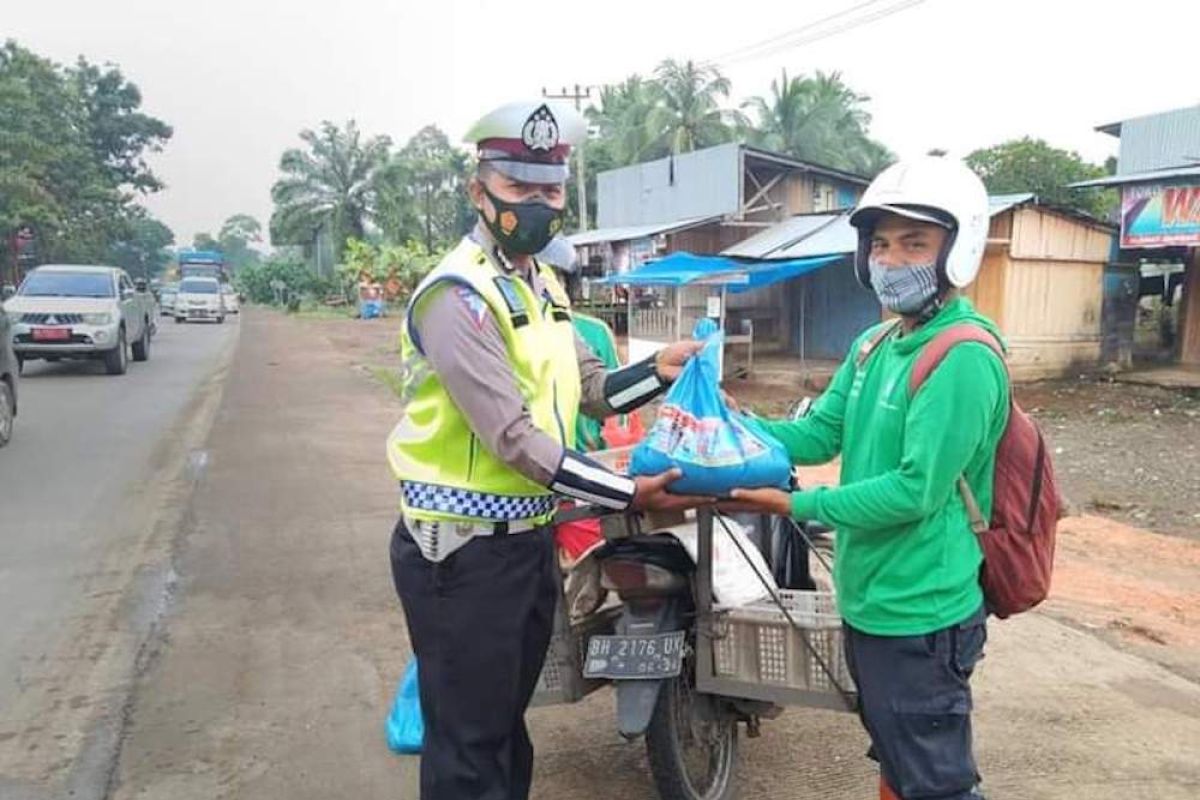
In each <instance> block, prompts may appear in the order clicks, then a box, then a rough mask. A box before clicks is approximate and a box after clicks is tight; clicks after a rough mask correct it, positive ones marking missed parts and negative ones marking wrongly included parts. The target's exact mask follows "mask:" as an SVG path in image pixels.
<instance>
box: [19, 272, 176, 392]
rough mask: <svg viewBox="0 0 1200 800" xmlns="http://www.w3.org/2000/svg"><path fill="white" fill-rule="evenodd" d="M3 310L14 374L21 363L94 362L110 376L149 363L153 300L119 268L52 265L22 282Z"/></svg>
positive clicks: (32, 273) (152, 328)
mask: <svg viewBox="0 0 1200 800" xmlns="http://www.w3.org/2000/svg"><path fill="white" fill-rule="evenodd" d="M5 307H6V308H7V310H8V313H9V314H10V315H11V317H12V320H11V322H12V342H13V350H14V351H15V352H16V356H17V365H18V368H19V367H20V366H21V365H23V364H24V362H26V361H30V360H34V359H45V360H46V361H58V360H59V359H63V358H70V359H97V360H102V361H103V362H104V366H105V369H107V371H108V374H110V375H123V374H124V373H125V370H126V369H127V368H128V366H129V358H130V355H131V353H132V356H133V360H134V361H146V360H147V359H149V358H150V337H151V336H152V335H153V331H154V327H153V319H154V315H155V311H154V299H153V297H151V295H150V293H149V291H145V290H144V289H143V291H138V290H137V289H136V288H135V287H134V284H133V281H132V280H130V278H129V275H128V274H127V273H126V272H125V270H123V269H120V268H119V267H104V266H90V265H81V264H52V265H46V266H41V267H38V268H37V269H35V270H33V271H32V272H30V273H29V274H28V275H26V276H25V280H24V281H22V282H21V286H20V288H19V289H17V294H16V296H14V297H13V298H12V299H11V300H9V301H8V302H7V303H6V304H5Z"/></svg>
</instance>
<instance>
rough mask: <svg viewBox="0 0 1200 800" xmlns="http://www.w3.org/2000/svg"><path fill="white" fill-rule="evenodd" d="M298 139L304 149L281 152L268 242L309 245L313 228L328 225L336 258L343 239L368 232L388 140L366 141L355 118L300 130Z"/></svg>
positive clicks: (272, 194)
mask: <svg viewBox="0 0 1200 800" xmlns="http://www.w3.org/2000/svg"><path fill="white" fill-rule="evenodd" d="M300 138H301V139H302V140H304V143H305V144H306V145H307V146H308V147H307V149H300V148H293V149H291V150H288V151H286V152H285V153H284V154H283V156H282V157H281V158H280V160H279V169H280V171H281V172H283V177H282V178H280V179H279V180H278V181H276V182H275V185H274V186H273V187H271V198H272V199H273V200H274V201H275V212H274V214H272V216H271V235H272V240H274V241H277V242H280V243H288V244H311V243H312V242H313V240H314V238H315V235H316V232H317V231H318V230H320V229H321V228H327V229H328V230H329V231H330V232H331V234H332V235H333V243H334V256H335V258H340V257H341V254H342V252H343V250H344V249H345V247H346V240H347V239H349V238H350V237H355V238H362V237H363V235H364V234H365V232H366V224H367V220H368V218H369V215H370V213H371V206H372V200H373V189H374V177H375V173H376V172H377V171H378V170H379V169H380V168H381V167H382V166H383V164H384V163H385V162H386V161H387V157H388V151H389V149H390V148H391V140H390V139H388V138H387V137H386V136H373V137H371V138H369V139H366V140H364V139H363V137H362V135H361V134H360V133H359V130H358V125H357V124H356V123H355V122H354V121H353V120H351V121H350V122H347V123H346V126H345V129H341V128H338V126H336V125H334V124H333V123H331V122H322V123H321V128H320V130H319V131H312V130H306V131H303V132H302V133H301V134H300Z"/></svg>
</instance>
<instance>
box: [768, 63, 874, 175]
mask: <svg viewBox="0 0 1200 800" xmlns="http://www.w3.org/2000/svg"><path fill="white" fill-rule="evenodd" d="M869 99H870V98H868V97H866V96H865V95H860V94H857V93H856V92H854V91H853V90H851V89H850V87H848V86H846V84H845V83H843V82H842V79H841V75H840V74H839V73H837V72H834V73H829V74H826V73H824V72H820V71H818V72H817V73H816V75H815V76H812V77H809V76H803V75H800V76H794V77H792V78H790V79H789V78H788V74H787V72H786V71H784V72H783V74H782V75H781V76H780V79H779V80H778V81H771V93H770V96H769V97H766V98H764V97H753V98H751V99H750V100H748V101H747V102H746V103H745V104H744V105H745V107H746V108H748V109H749V110H751V111H752V112H753V113H754V116H755V118H756V124H755V125H754V126H753V127H752V128H750V129H748V130H747V131H746V133H747V138H748V139H749V140H750V141H752V142H753V143H755V144H757V145H759V146H761V147H765V148H767V149H770V150H775V151H778V152H781V153H787V154H788V155H791V156H793V157H795V158H798V159H801V160H804V161H812V162H814V163H817V164H823V165H825V166H830V167H836V168H838V169H845V170H849V171H852V172H858V173H860V174H865V175H875V174H877V173H878V172H879V171H881V170H882V169H883V168H884V167H885V166H887V165H888V164H889V163H890V162H891V161H892V160H893V157H892V154H891V153H890V152H888V150H887V148H885V147H884V146H883V145H881V144H879V143H878V142H876V141H874V140H872V139H871V138H870V137H869V136H868V135H867V129H868V127H869V125H870V122H871V116H870V115H869V114H868V113H867V112H866V111H865V110H864V108H863V105H864V104H865V103H866V102H867V101H868V100H869Z"/></svg>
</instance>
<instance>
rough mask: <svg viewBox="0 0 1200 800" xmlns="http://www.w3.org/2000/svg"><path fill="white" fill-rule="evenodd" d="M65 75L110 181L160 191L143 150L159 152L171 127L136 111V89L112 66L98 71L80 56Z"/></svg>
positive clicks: (138, 97)
mask: <svg viewBox="0 0 1200 800" xmlns="http://www.w3.org/2000/svg"><path fill="white" fill-rule="evenodd" d="M68 76H69V78H70V80H71V82H72V84H73V85H74V89H75V91H76V93H77V94H78V95H79V97H80V99H81V100H82V101H83V105H84V108H85V109H86V112H87V134H88V138H89V140H90V142H91V147H92V151H93V153H95V154H96V156H97V157H98V158H99V160H100V163H101V164H102V165H103V167H104V168H105V169H106V170H107V172H108V173H109V175H108V177H109V180H110V182H111V183H113V184H114V185H116V186H130V187H132V188H133V189H135V190H137V191H139V192H142V193H146V192H156V191H158V190H159V189H162V188H163V184H162V181H160V180H159V179H158V178H157V177H156V176H155V175H154V173H153V172H151V171H150V167H149V166H148V165H147V164H146V159H145V154H146V153H147V152H151V153H158V152H161V151H162V148H163V145H164V144H166V142H167V140H169V139H170V138H171V133H172V131H171V126H170V125H167V124H166V123H165V122H163V121H162V120H160V119H155V118H154V117H151V116H149V115H148V114H143V113H142V112H140V111H138V109H139V108H140V107H141V105H142V93H141V91H140V90H139V89H138V87H137V86H135V85H134V84H133V83H130V82H129V81H127V80H126V79H125V76H124V75H122V74H121V71H120V70H119V69H117V68H116V67H114V66H112V65H105V68H104V69H101V68H100V67H97V66H95V65H93V64H90V63H88V61H87V60H86V59H84V58H82V57H81V58H80V59H79V61H78V62H77V64H76V66H75V68H74V69H72V70H70V71H69V72H68Z"/></svg>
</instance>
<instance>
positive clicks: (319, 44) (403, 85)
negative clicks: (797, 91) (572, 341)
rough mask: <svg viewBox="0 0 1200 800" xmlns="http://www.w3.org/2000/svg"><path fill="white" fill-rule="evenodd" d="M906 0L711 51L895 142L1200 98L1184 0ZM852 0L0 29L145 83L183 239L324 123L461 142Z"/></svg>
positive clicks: (7, 2) (388, 10)
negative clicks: (810, 34)
mask: <svg viewBox="0 0 1200 800" xmlns="http://www.w3.org/2000/svg"><path fill="white" fill-rule="evenodd" d="M898 2H899V0H883V1H882V2H876V3H874V4H869V5H868V7H867V8H864V9H863V10H862V11H861V12H859V13H866V12H869V11H874V10H876V9H883V8H887V7H889V6H893V5H896V4H897V3H898ZM911 2H913V3H914V4H913V5H912V6H911V7H909V8H906V9H904V10H902V11H899V12H898V13H896V14H894V15H891V16H888V17H886V18H883V19H879V20H877V21H875V22H872V23H870V24H866V25H862V26H860V27H856V28H854V29H852V30H847V31H844V32H842V33H839V34H837V35H834V36H831V37H829V38H826V39H824V40H821V41H816V42H810V43H806V44H799V45H797V46H795V47H791V48H788V49H784V50H782V51H780V52H776V53H773V54H771V55H768V56H766V57H762V58H756V59H751V60H745V61H740V62H734V63H725V64H723V65H722V68H723V69H724V71H725V72H726V74H727V75H728V76H729V77H730V78H731V79H732V81H733V89H734V95H735V97H736V98H737V99H738V100H739V101H740V100H741V99H742V98H744V97H746V96H749V95H752V94H758V93H764V94H765V93H766V92H767V91H768V90H769V86H770V82H771V79H772V78H774V77H776V76H778V74H779V72H780V70H781V69H784V68H786V69H787V70H788V72H789V74H795V73H801V72H808V71H812V70H816V69H822V70H826V71H832V70H840V71H841V72H842V73H843V75H844V78H845V80H846V81H847V82H848V83H849V84H850V85H851V86H852V87H854V88H855V89H856V90H857V91H859V92H861V93H863V94H867V95H870V96H871V98H872V100H871V102H870V104H869V110H870V111H871V113H872V114H873V115H874V125H873V127H872V133H873V134H874V135H875V136H876V137H877V138H879V139H881V140H882V141H883V142H884V143H885V144H887V145H888V146H889V147H891V148H892V149H893V150H895V151H896V152H898V153H899V154H901V155H906V154H915V153H921V152H924V151H926V150H929V149H930V148H933V147H941V148H945V149H947V150H949V151H950V152H951V153H953V154H956V155H965V154H966V153H967V152H969V151H970V150H972V149H974V148H976V147H982V146H987V145H991V144H995V143H998V142H1000V141H1003V140H1005V139H1008V138H1012V137H1018V136H1022V135H1025V134H1030V135H1033V136H1039V137H1042V138H1045V139H1047V140H1049V141H1050V142H1051V143H1052V144H1054V145H1057V146H1060V147H1068V148H1074V149H1077V150H1079V151H1080V153H1082V154H1083V155H1084V156H1085V157H1087V158H1090V159H1093V160H1096V161H1101V160H1103V159H1104V158H1105V157H1107V156H1108V155H1111V154H1114V153H1115V152H1116V140H1115V139H1113V138H1112V137H1109V136H1105V135H1103V134H1099V133H1096V132H1094V131H1093V128H1094V127H1095V126H1096V125H1098V124H1101V123H1105V122H1110V121H1115V120H1120V119H1124V118H1127V117H1131V116H1137V115H1140V114H1145V113H1151V112H1154V111H1160V110H1166V109H1169V108H1177V107H1180V106H1186V105H1191V104H1195V103H1200V81H1197V79H1196V75H1197V70H1196V64H1195V53H1194V47H1191V46H1190V45H1188V44H1187V43H1186V42H1185V41H1184V40H1183V39H1180V38H1179V37H1178V36H1177V35H1176V34H1175V33H1173V32H1178V31H1193V32H1194V31H1196V30H1200V2H1196V0H1177V1H1176V0H1140V2H1137V3H1134V4H1129V3H1121V4H1117V3H1112V4H1103V5H1102V4H1101V3H1098V2H1082V0H1069V1H1068V0H1006V1H1005V2H983V0H924V2H917V1H916V0H911ZM862 3H863V0H810V2H797V0H790V2H784V1H783V0H740V2H720V3H707V2H695V1H694V0H693V2H661V1H660V2H652V1H651V0H638V1H637V2H633V1H632V0H593V1H592V2H589V3H574V2H567V1H564V0H558V2H544V3H538V2H513V1H512V0H509V2H493V1H492V0H439V1H438V2H400V1H399V0H337V1H336V2H331V1H329V0H289V1H288V2H282V0H240V1H239V2H234V1H233V0H204V1H203V2H181V0H76V2H65V1H64V0H36V2H32V3H19V4H18V3H17V2H16V0H0V38H7V37H12V38H15V39H17V40H18V41H19V42H20V43H21V44H23V45H25V46H27V47H29V48H31V49H33V50H35V51H37V52H39V53H41V54H43V55H46V56H49V57H51V58H53V59H55V60H58V61H72V60H74V58H75V57H76V56H77V55H79V54H83V55H86V56H87V57H88V58H89V59H91V60H93V61H99V62H104V61H111V62H115V63H116V64H118V65H119V66H120V67H121V68H122V70H123V71H124V72H125V74H126V75H127V76H128V77H129V78H131V79H132V80H133V81H134V82H136V83H137V84H138V85H139V86H140V87H141V89H142V93H143V95H144V107H145V109H146V110H147V111H148V112H150V113H152V114H154V115H156V116H159V117H161V118H162V119H164V120H166V121H167V122H169V123H170V124H171V125H173V126H174V128H175V136H174V138H173V139H172V140H171V142H170V144H169V145H168V146H167V149H166V150H165V152H164V153H162V154H161V155H160V156H157V157H156V158H155V159H154V167H155V169H156V170H157V171H158V173H159V174H160V176H161V177H162V178H163V179H164V180H165V181H166V183H167V186H168V188H167V189H166V190H165V191H163V192H161V193H159V194H158V195H156V196H154V197H151V198H149V199H148V200H147V205H148V206H149V207H150V208H151V209H152V210H153V211H154V212H155V213H156V214H158V215H159V216H160V217H161V218H162V219H163V220H164V221H165V222H166V223H167V224H169V225H170V226H171V227H172V228H173V229H174V230H175V233H176V236H177V237H178V238H179V240H180V241H181V242H190V240H191V237H192V235H193V234H194V233H195V232H197V231H212V232H213V233H215V232H216V229H217V228H218V227H219V226H220V223H221V221H222V220H223V219H225V218H226V217H227V216H229V215H230V214H233V213H237V212H248V213H250V214H253V215H254V216H256V217H258V218H259V219H260V221H262V222H263V224H264V225H265V224H266V222H267V219H268V218H269V216H270V210H271V202H270V186H271V183H272V182H273V180H274V179H275V177H276V174H277V173H276V167H277V164H278V161H279V155H280V153H282V152H283V150H284V149H285V148H287V147H290V146H292V145H294V144H295V143H296V142H297V141H298V140H297V138H296V135H297V133H298V132H299V131H300V130H301V129H302V128H305V127H312V126H315V125H316V124H317V123H319V122H320V121H321V120H323V119H329V120H334V121H339V122H340V121H344V120H347V119H350V118H354V119H357V120H358V122H359V124H360V127H361V128H362V129H363V130H364V131H365V132H367V133H386V134H388V135H389V136H391V137H392V138H393V139H394V140H396V141H397V142H399V143H403V141H404V140H405V139H406V138H407V137H408V136H410V135H411V134H413V133H414V132H416V131H417V130H418V129H419V128H421V127H422V126H424V125H426V124H429V123H436V124H438V125H440V126H441V127H442V128H443V129H444V130H446V131H447V133H449V134H450V136H451V138H452V139H453V140H456V141H457V140H458V139H459V138H460V137H461V136H462V134H463V132H464V131H465V130H466V128H467V126H468V125H469V124H470V123H471V122H472V121H473V119H474V118H475V117H477V116H479V115H480V114H481V113H482V112H484V111H486V110H488V109H489V108H491V107H492V106H495V105H498V104H499V103H501V102H504V101H507V100H510V99H515V98H520V97H531V96H536V95H538V94H539V93H540V92H541V89H542V87H543V86H548V87H550V88H551V89H552V90H555V89H557V88H559V87H561V86H562V85H564V84H574V83H576V82H578V83H582V84H603V83H606V82H615V81H618V80H621V79H622V78H623V77H625V76H626V75H628V74H630V73H632V72H641V73H647V72H649V71H651V70H652V69H653V67H654V66H655V64H657V63H658V62H659V61H660V60H662V59H663V58H668V57H675V58H696V59H701V60H703V59H712V58H716V57H718V56H721V55H723V54H726V53H728V52H729V51H732V50H736V49H737V48H741V47H744V46H747V45H751V44H754V43H756V42H761V41H763V40H766V39H771V38H773V37H781V36H784V35H785V34H787V33H788V32H790V31H793V30H795V29H797V28H800V27H802V26H804V25H806V24H808V23H811V22H813V21H814V20H818V19H820V18H822V17H825V16H827V15H829V14H832V13H836V12H838V11H842V10H845V9H848V8H850V7H852V6H855V5H860V4H862ZM1105 5H1107V6H1108V8H1111V9H1112V10H1111V11H1106V10H1103V9H1104V8H1105ZM851 19H853V17H850V16H848V17H843V18H841V19H839V20H838V22H842V21H846V20H851ZM832 25H833V23H829V24H827V25H826V26H825V28H826V29H828V28H829V27H831V26H832ZM783 41H784V42H786V39H784V40H783Z"/></svg>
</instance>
